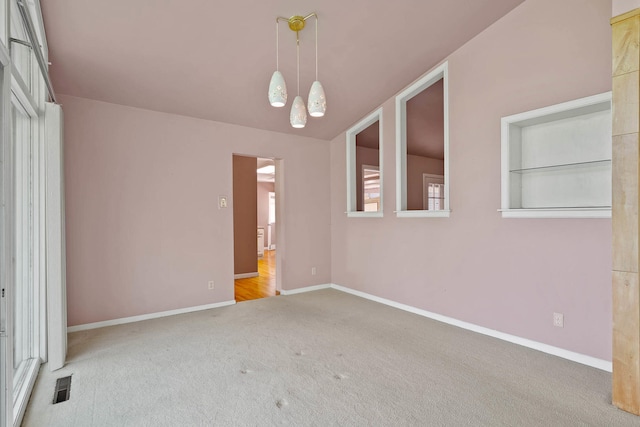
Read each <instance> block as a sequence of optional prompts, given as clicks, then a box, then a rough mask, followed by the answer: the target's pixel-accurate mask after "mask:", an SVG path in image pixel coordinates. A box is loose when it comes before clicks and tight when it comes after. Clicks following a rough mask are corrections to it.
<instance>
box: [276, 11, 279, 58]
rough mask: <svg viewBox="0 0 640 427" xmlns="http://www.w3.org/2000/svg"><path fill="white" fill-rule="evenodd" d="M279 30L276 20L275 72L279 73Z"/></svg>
mask: <svg viewBox="0 0 640 427" xmlns="http://www.w3.org/2000/svg"><path fill="white" fill-rule="evenodd" d="M278 29H279V25H278V19H277V18H276V70H278V71H280V56H279V54H280V47H279V46H280V38H279V35H280V32H279V31H278Z"/></svg>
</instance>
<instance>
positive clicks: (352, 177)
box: [347, 110, 382, 216]
mask: <svg viewBox="0 0 640 427" xmlns="http://www.w3.org/2000/svg"><path fill="white" fill-rule="evenodd" d="M381 117H382V110H378V111H376V112H374V113H372V114H370V115H369V116H367V117H366V118H364V119H363V120H362V121H360V122H359V123H358V124H356V125H355V126H354V127H352V128H351V129H350V130H349V131H347V214H348V215H349V216H382V167H381V165H382V154H381V152H382V144H381V141H382V129H381V128H382V126H381V123H380V119H381Z"/></svg>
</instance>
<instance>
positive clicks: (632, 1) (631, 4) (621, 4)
mask: <svg viewBox="0 0 640 427" xmlns="http://www.w3.org/2000/svg"><path fill="white" fill-rule="evenodd" d="M639 7H640V0H613V2H612V7H611V16H618V15H622V14H623V13H626V12H629V11H630V10H633V9H637V8H639Z"/></svg>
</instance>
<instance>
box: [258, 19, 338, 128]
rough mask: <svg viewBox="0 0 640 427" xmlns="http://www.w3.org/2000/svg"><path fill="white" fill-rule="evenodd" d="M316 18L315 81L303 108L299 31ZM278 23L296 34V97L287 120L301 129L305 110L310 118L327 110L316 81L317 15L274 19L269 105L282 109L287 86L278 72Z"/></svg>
mask: <svg viewBox="0 0 640 427" xmlns="http://www.w3.org/2000/svg"><path fill="white" fill-rule="evenodd" d="M311 17H314V18H316V40H315V44H316V79H315V81H314V82H313V84H312V85H311V90H310V91H309V102H308V105H307V106H305V103H304V101H303V100H302V97H301V96H300V34H299V33H300V31H302V30H303V29H304V27H305V24H306V21H307V19H309V18H311ZM280 22H287V23H288V25H289V29H290V30H291V31H295V33H296V65H297V89H298V90H297V95H296V97H295V99H294V100H293V105H292V106H291V113H290V115H289V119H290V122H291V126H293V127H294V128H303V127H305V125H306V123H307V108H308V109H309V115H310V116H311V117H322V116H324V114H325V112H326V110H327V99H326V95H325V92H324V88H323V87H322V84H321V83H320V81H319V80H318V15H316V13H315V12H314V13H310V14H309V15H307V16H301V15H294V16H292V17H291V18H283V17H281V16H278V17H277V18H276V71H275V72H274V73H273V76H271V82H270V83H269V103H270V104H271V105H272V106H274V107H283V106H284V105H285V104H286V103H287V86H286V84H285V81H284V76H283V75H282V73H281V72H280V68H279V65H280V58H279V47H280V46H279V33H278V30H279V24H280Z"/></svg>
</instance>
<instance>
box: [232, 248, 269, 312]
mask: <svg viewBox="0 0 640 427" xmlns="http://www.w3.org/2000/svg"><path fill="white" fill-rule="evenodd" d="M276 294H277V292H276V251H275V250H273V251H267V250H265V251H264V256H263V257H262V258H258V277H249V278H247V279H236V281H235V295H236V301H237V302H241V301H248V300H252V299H259V298H266V297H272V296H275V295H276Z"/></svg>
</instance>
